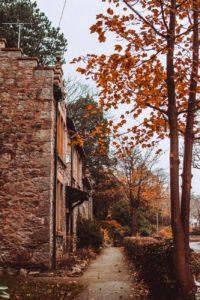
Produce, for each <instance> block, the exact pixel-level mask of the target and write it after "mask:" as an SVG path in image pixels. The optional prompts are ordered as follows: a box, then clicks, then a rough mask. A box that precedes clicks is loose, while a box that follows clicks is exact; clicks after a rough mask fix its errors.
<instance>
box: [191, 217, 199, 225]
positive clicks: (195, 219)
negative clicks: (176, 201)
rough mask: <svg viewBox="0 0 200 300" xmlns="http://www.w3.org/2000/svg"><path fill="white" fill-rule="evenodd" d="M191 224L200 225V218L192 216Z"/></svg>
mask: <svg viewBox="0 0 200 300" xmlns="http://www.w3.org/2000/svg"><path fill="white" fill-rule="evenodd" d="M190 226H191V227H198V226H199V220H198V219H197V218H195V217H191V218H190Z"/></svg>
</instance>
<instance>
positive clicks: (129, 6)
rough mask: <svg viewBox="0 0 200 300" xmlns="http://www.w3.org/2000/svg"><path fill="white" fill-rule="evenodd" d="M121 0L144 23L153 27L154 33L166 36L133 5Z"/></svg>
mask: <svg viewBox="0 0 200 300" xmlns="http://www.w3.org/2000/svg"><path fill="white" fill-rule="evenodd" d="M123 2H124V4H126V6H128V8H130V10H132V11H133V12H134V13H135V14H136V15H137V16H138V17H139V18H140V19H141V20H142V21H143V22H144V23H145V24H147V25H148V26H149V27H150V28H151V29H153V30H154V32H155V33H156V34H158V35H159V36H162V37H164V38H167V36H166V35H165V34H163V33H161V32H159V31H158V30H157V29H156V28H155V26H154V25H153V24H152V23H150V22H149V21H148V20H147V19H145V18H144V17H143V16H142V15H141V14H140V13H139V12H138V11H137V10H136V9H134V8H133V7H132V5H130V4H129V3H128V2H127V0H123Z"/></svg>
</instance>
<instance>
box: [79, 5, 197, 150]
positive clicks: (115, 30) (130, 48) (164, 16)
mask: <svg viewBox="0 0 200 300" xmlns="http://www.w3.org/2000/svg"><path fill="white" fill-rule="evenodd" d="M104 2H107V3H110V4H109V5H110V7H109V8H108V9H107V11H106V12H105V13H104V14H99V15H97V17H96V18H97V20H96V23H95V24H94V25H92V27H91V33H96V34H97V35H98V37H99V41H100V42H106V37H107V33H109V32H111V33H112V34H114V35H115V37H116V41H117V43H116V45H115V47H114V52H113V53H112V54H110V55H105V54H102V55H93V54H92V55H88V56H87V57H84V58H78V59H75V60H74V62H75V63H77V62H82V63H83V65H82V66H81V67H79V68H78V69H77V70H78V71H79V72H80V73H82V74H84V75H85V76H86V77H87V78H92V79H93V80H95V81H96V83H97V86H98V88H99V91H100V93H99V103H100V105H101V106H102V108H103V109H104V110H108V111H109V110H110V109H113V108H114V109H118V108H119V107H120V105H121V104H123V105H127V107H128V109H127V112H126V113H124V114H123V117H121V118H120V120H119V121H118V122H117V123H116V122H110V123H109V127H110V131H112V132H113V133H114V135H116V137H117V135H118V133H119V131H120V129H121V128H123V127H124V128H126V132H127V133H128V135H129V137H130V136H131V137H132V138H131V139H129V140H130V144H131V145H132V146H134V145H136V144H139V143H140V144H142V145H143V146H144V147H148V146H152V145H153V144H154V143H155V141H157V140H160V139H164V138H165V137H167V136H168V108H167V107H168V102H167V101H168V98H167V97H168V95H167V86H166V50H167V47H168V44H167V38H168V34H169V28H168V24H169V13H170V2H169V1H162V0H148V1H147V0H140V1H137V3H136V2H135V1H131V0H129V1H128V0H127V1H118V0H109V1H104ZM191 9H192V1H190V0H186V1H181V0H180V1H177V8H176V22H177V24H176V36H175V62H174V64H175V84H176V100H177V111H178V116H179V119H178V121H179V130H180V134H181V133H184V131H185V126H184V124H185V111H186V110H187V108H188V103H187V102H188V94H189V82H190V73H191V58H192V50H191V47H192V38H191V37H192V35H191V28H192V26H191V19H190V14H191ZM124 10H125V11H124ZM141 12H142V13H141ZM197 80H198V79H197ZM198 90H200V87H198ZM196 108H197V109H199V108H200V102H198V103H197V105H196ZM130 118H132V120H134V121H133V122H129V120H130ZM133 123H134V124H133ZM195 131H196V132H197V131H198V128H197V124H196V128H195Z"/></svg>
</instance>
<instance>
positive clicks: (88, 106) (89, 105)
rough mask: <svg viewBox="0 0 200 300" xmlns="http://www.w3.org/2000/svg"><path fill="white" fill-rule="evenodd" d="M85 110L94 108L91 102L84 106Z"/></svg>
mask: <svg viewBox="0 0 200 300" xmlns="http://www.w3.org/2000/svg"><path fill="white" fill-rule="evenodd" d="M86 109H87V110H92V109H94V106H93V105H92V104H88V105H87V107H86Z"/></svg>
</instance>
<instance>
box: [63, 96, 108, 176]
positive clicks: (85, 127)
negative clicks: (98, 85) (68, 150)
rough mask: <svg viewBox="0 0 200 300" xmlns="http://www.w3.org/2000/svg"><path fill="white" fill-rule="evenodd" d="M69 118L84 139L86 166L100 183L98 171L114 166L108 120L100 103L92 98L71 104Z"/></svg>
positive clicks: (81, 99) (80, 99)
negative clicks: (110, 150)
mask: <svg viewBox="0 0 200 300" xmlns="http://www.w3.org/2000/svg"><path fill="white" fill-rule="evenodd" d="M68 116H69V117H70V118H72V119H73V121H74V124H75V127H76V130H77V132H78V134H79V135H80V136H81V137H82V140H83V148H84V151H85V153H86V159H85V161H84V163H85V166H86V167H88V168H89V171H90V172H91V174H92V176H93V178H94V179H95V180H96V181H98V180H99V172H98V170H100V169H101V170H102V169H103V168H106V167H109V166H112V164H113V161H112V159H111V158H110V156H109V146H110V137H109V132H108V131H107V125H108V124H107V119H106V118H105V116H104V114H103V111H102V109H101V108H100V107H99V106H98V103H97V102H96V101H95V100H94V99H93V98H92V97H90V96H88V97H86V98H79V99H78V100H76V101H73V102H71V103H69V104H68Z"/></svg>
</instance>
